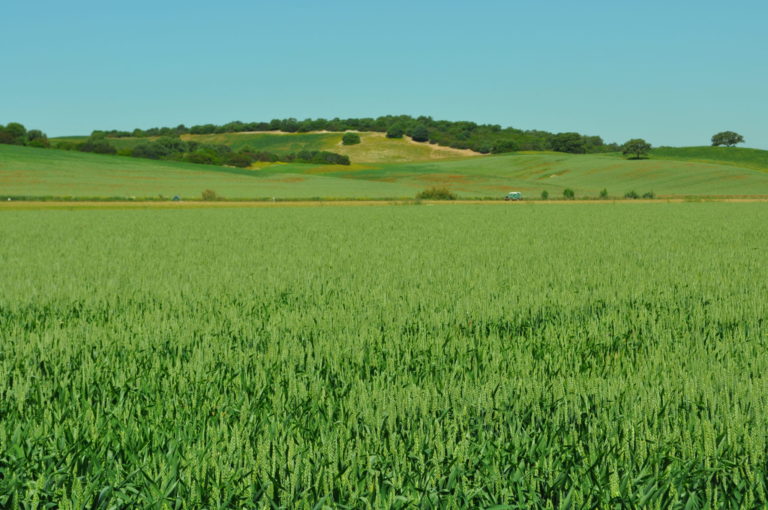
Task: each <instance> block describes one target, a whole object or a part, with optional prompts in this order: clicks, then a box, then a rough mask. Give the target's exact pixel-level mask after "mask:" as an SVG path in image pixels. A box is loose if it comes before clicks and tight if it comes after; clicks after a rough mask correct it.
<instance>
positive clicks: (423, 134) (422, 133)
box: [411, 124, 429, 142]
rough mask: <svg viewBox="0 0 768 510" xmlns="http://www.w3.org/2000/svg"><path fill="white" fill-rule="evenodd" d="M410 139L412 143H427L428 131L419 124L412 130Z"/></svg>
mask: <svg viewBox="0 0 768 510" xmlns="http://www.w3.org/2000/svg"><path fill="white" fill-rule="evenodd" d="M411 138H412V139H413V141H414V142H428V141H429V130H428V129H427V128H426V127H425V126H424V125H423V124H419V125H418V126H416V127H415V128H414V129H413V133H412V134H411Z"/></svg>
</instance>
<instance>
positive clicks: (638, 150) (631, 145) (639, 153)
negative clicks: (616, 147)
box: [621, 138, 651, 159]
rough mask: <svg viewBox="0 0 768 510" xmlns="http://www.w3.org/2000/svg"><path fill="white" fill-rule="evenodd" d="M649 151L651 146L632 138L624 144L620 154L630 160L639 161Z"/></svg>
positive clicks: (641, 140)
mask: <svg viewBox="0 0 768 510" xmlns="http://www.w3.org/2000/svg"><path fill="white" fill-rule="evenodd" d="M650 151H651V144H650V143H648V142H646V141H645V140H643V139H642V138H633V139H631V140H628V141H626V142H624V145H622V146H621V153H622V154H624V155H625V156H630V159H640V158H642V157H643V156H646V155H647V154H648V153H649V152H650Z"/></svg>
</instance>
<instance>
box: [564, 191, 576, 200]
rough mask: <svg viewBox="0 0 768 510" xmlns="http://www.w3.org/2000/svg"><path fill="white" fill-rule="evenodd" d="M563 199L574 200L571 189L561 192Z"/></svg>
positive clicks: (574, 195) (574, 194)
mask: <svg viewBox="0 0 768 510" xmlns="http://www.w3.org/2000/svg"><path fill="white" fill-rule="evenodd" d="M563 197H564V198H566V199H567V200H573V199H574V198H576V193H574V191H573V190H572V189H571V188H565V189H564V190H563Z"/></svg>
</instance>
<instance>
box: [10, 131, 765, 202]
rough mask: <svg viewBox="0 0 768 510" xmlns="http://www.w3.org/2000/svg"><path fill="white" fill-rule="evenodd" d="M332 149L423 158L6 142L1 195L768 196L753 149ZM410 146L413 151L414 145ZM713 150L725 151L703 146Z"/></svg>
mask: <svg viewBox="0 0 768 510" xmlns="http://www.w3.org/2000/svg"><path fill="white" fill-rule="evenodd" d="M222 136H223V135H222ZM228 136H229V135H228ZM242 136H244V137H245V136H247V135H242ZM294 136H296V137H301V136H304V135H270V136H269V137H268V139H272V140H274V139H281V138H285V139H287V140H291V139H293V138H292V137H294ZM307 136H310V135H307ZM312 136H316V135H312ZM332 136H335V135H332ZM257 139H259V138H258V137H257ZM266 139H267V138H265V140H266ZM297 139H299V140H300V139H302V138H297ZM310 139H311V140H317V138H310ZM265 143H266V142H265ZM270 143H272V142H270ZM284 143H288V144H290V143H293V142H284ZM273 147H274V146H273ZM329 149H332V150H334V149H335V150H337V151H339V152H342V151H348V153H351V154H354V152H355V151H357V153H358V156H360V157H361V158H364V155H365V154H368V155H369V156H368V157H369V158H370V159H379V160H394V159H396V158H398V157H400V158H405V157H413V158H415V159H417V158H418V157H419V154H421V156H422V157H424V160H421V161H407V162H384V163H382V162H379V163H376V162H371V163H357V164H353V165H351V166H321V165H302V164H274V165H262V166H261V167H260V168H257V169H235V168H226V167H219V166H207V165H193V164H186V163H177V162H167V161H152V160H143V159H136V158H128V157H120V156H102V155H94V154H84V153H79V152H66V151H58V150H44V149H32V148H26V147H15V146H8V145H0V195H15V196H21V195H24V196H77V197H113V196H136V197H157V196H158V195H165V196H173V195H181V196H183V197H184V198H194V197H199V196H200V193H201V192H202V191H203V190H204V189H213V190H214V191H216V192H217V193H218V194H219V195H222V196H224V197H227V198H265V197H267V198H268V197H277V198H312V197H323V198H407V197H413V196H415V194H416V193H417V192H419V191H421V190H423V189H425V188H428V187H432V186H445V187H448V188H450V189H451V190H452V191H454V192H455V193H456V194H458V195H459V196H460V197H463V198H485V197H496V198H498V197H501V196H503V194H504V193H506V192H507V191H511V190H516V191H522V192H523V193H524V194H525V196H526V197H527V198H538V197H539V196H540V194H541V192H542V191H543V190H547V191H548V192H549V193H550V195H551V197H553V198H555V197H561V196H562V193H563V190H564V189H565V188H571V189H573V190H574V191H575V193H576V196H577V197H582V198H584V197H596V196H598V194H599V193H600V190H602V189H607V190H608V194H609V196H611V197H619V198H620V197H623V196H624V194H625V193H627V192H629V191H635V192H637V193H639V194H643V193H646V192H651V191H652V192H654V193H655V194H656V195H657V196H670V197H674V196H685V195H713V196H717V195H721V196H722V195H768V172H767V171H764V170H759V169H757V165H758V163H759V161H760V157H761V156H762V154H761V153H762V152H765V151H755V152H747V153H742V151H744V149H741V150H740V149H735V150H730V152H728V153H723V154H726V155H729V157H731V158H732V159H733V158H735V157H736V156H734V155H739V154H745V155H747V156H749V158H747V156H744V158H745V159H749V164H750V166H751V167H750V168H746V167H745V166H746V163H745V166H737V165H736V164H733V163H730V162H728V161H725V160H723V161H721V162H713V160H712V158H711V157H710V159H709V160H707V161H687V160H683V159H681V158H682V156H676V157H675V158H676V159H661V157H662V155H660V154H656V155H655V156H654V157H653V158H651V159H648V160H639V161H630V160H627V159H625V158H623V157H621V156H620V155H617V154H601V155H590V154H587V155H572V154H563V153H551V152H549V153H519V154H505V155H496V156H476V157H453V158H445V157H444V156H445V154H441V155H438V156H435V158H437V159H430V158H429V157H427V153H426V152H425V151H434V150H436V149H435V148H434V147H433V146H430V145H426V144H414V143H412V142H409V141H406V140H396V141H393V140H388V139H386V138H385V137H383V136H365V137H364V138H363V143H362V144H360V145H357V146H350V147H347V146H341V145H336V146H333V147H330V148H329ZM704 149H706V148H704ZM265 150H266V149H265ZM411 150H412V151H414V152H413V153H409V152H407V151H411ZM681 150H682V149H681ZM387 151H389V152H387ZM419 151H421V152H419ZM710 152H711V153H712V154H719V153H720V151H706V150H705V151H700V153H710ZM409 154H410V155H409ZM663 157H665V158H666V157H667V156H663ZM713 157H714V156H713ZM723 157H725V156H723ZM669 158H673V156H669ZM353 161H354V155H353Z"/></svg>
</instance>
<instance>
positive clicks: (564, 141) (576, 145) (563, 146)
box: [550, 133, 586, 154]
mask: <svg viewBox="0 0 768 510" xmlns="http://www.w3.org/2000/svg"><path fill="white" fill-rule="evenodd" d="M550 144H551V145H552V150H553V151H557V152H569V153H571V154H584V153H585V152H586V148H585V146H584V138H583V137H582V136H581V135H580V134H579V133H558V134H556V135H554V136H553V137H552V139H551V141H550Z"/></svg>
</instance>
